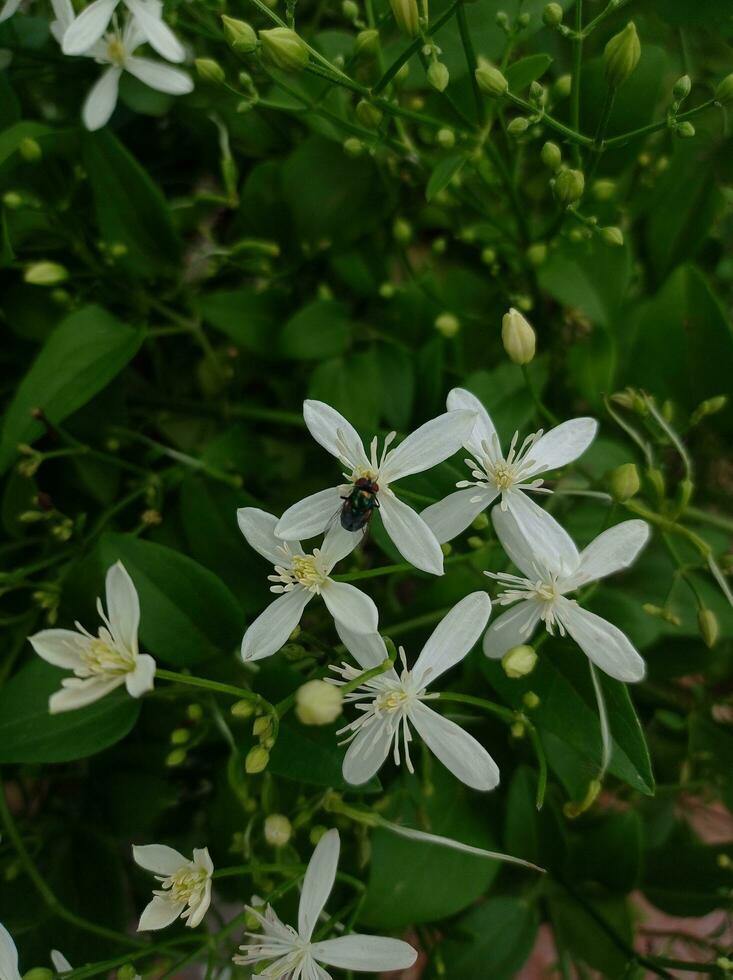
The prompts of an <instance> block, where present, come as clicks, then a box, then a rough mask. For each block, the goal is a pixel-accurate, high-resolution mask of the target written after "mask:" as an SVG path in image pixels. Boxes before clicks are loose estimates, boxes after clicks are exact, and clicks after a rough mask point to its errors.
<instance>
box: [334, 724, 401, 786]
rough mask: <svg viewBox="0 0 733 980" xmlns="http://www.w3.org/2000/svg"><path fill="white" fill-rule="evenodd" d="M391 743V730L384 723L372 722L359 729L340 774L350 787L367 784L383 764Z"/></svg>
mask: <svg viewBox="0 0 733 980" xmlns="http://www.w3.org/2000/svg"><path fill="white" fill-rule="evenodd" d="M391 743H392V729H391V728H390V725H389V723H388V722H386V721H381V722H380V721H377V722H373V723H372V724H371V725H366V726H365V727H364V728H362V729H361V731H360V732H359V734H358V735H357V736H356V738H355V739H354V741H353V742H351V744H350V745H349V748H348V749H347V751H346V755H345V756H344V763H343V767H342V772H343V776H344V779H345V780H346V782H347V783H351V784H352V786H361V784H362V783H367V782H369V780H370V779H371V778H372V776H373V775H374V774H375V773H376V772H377V770H378V769H379V768H380V767H381V766H382V765H383V764H384V761H385V759H386V758H387V756H388V755H389V748H390V745H391Z"/></svg>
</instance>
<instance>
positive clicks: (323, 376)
mask: <svg viewBox="0 0 733 980" xmlns="http://www.w3.org/2000/svg"><path fill="white" fill-rule="evenodd" d="M308 397H309V398H317V399H320V400H321V401H325V402H328V404H329V405H332V406H333V407H334V408H335V409H337V410H338V411H339V412H341V414H342V415H344V416H345V417H346V418H347V419H348V420H349V421H350V422H351V423H352V425H354V426H355V427H356V428H357V429H359V430H362V431H364V432H372V433H373V432H375V431H376V428H377V424H378V419H379V412H380V408H381V403H382V381H381V377H380V371H379V363H378V360H377V357H376V355H375V353H374V351H373V350H370V351H366V352H365V353H363V354H350V355H348V356H346V357H343V358H335V359H334V360H330V361H324V362H323V363H322V364H319V365H318V367H317V368H316V369H315V370H314V371H313V374H312V375H311V381H310V385H309V386H308Z"/></svg>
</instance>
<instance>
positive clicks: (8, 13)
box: [0, 0, 20, 980]
mask: <svg viewBox="0 0 733 980" xmlns="http://www.w3.org/2000/svg"><path fill="white" fill-rule="evenodd" d="M19 6H20V0H5V3H4V4H3V9H2V10H0V24H2V22H3V21H4V20H7V19H8V17H12V16H13V14H14V13H15V11H16V10H17V9H18V7H19ZM3 980H5V978H4V977H3Z"/></svg>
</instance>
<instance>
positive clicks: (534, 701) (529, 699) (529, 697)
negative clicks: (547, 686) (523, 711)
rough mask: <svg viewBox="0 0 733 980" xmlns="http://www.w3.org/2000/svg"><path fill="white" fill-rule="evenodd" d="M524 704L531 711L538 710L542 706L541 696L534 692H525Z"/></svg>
mask: <svg viewBox="0 0 733 980" xmlns="http://www.w3.org/2000/svg"><path fill="white" fill-rule="evenodd" d="M522 704H523V705H524V707H525V708H529V710H530V711H532V710H534V708H538V707H539V705H540V699H539V695H537V694H535V692H534V691H525V693H524V696H523V697H522Z"/></svg>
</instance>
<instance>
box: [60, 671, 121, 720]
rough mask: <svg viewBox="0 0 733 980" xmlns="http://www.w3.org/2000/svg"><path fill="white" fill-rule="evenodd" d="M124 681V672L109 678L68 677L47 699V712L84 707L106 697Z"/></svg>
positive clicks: (74, 709)
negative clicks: (58, 689) (83, 678)
mask: <svg viewBox="0 0 733 980" xmlns="http://www.w3.org/2000/svg"><path fill="white" fill-rule="evenodd" d="M124 683H125V675H124V674H120V675H119V677H112V678H111V679H102V678H96V677H90V678H89V679H88V680H81V679H80V678H78V677H69V678H67V679H66V680H64V681H63V687H62V688H61V690H60V691H56V692H55V693H54V694H52V695H51V697H50V698H49V699H48V710H49V713H50V714H52V715H57V714H60V713H61V712H62V711H76V709H77V708H86V706H87V705H88V704H92V703H93V702H94V701H99V700H100V699H101V698H104V697H106V696H107V695H108V694H109V693H110V692H111V691H114V689H115V688H117V687H119V686H120V685H121V684H124Z"/></svg>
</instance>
